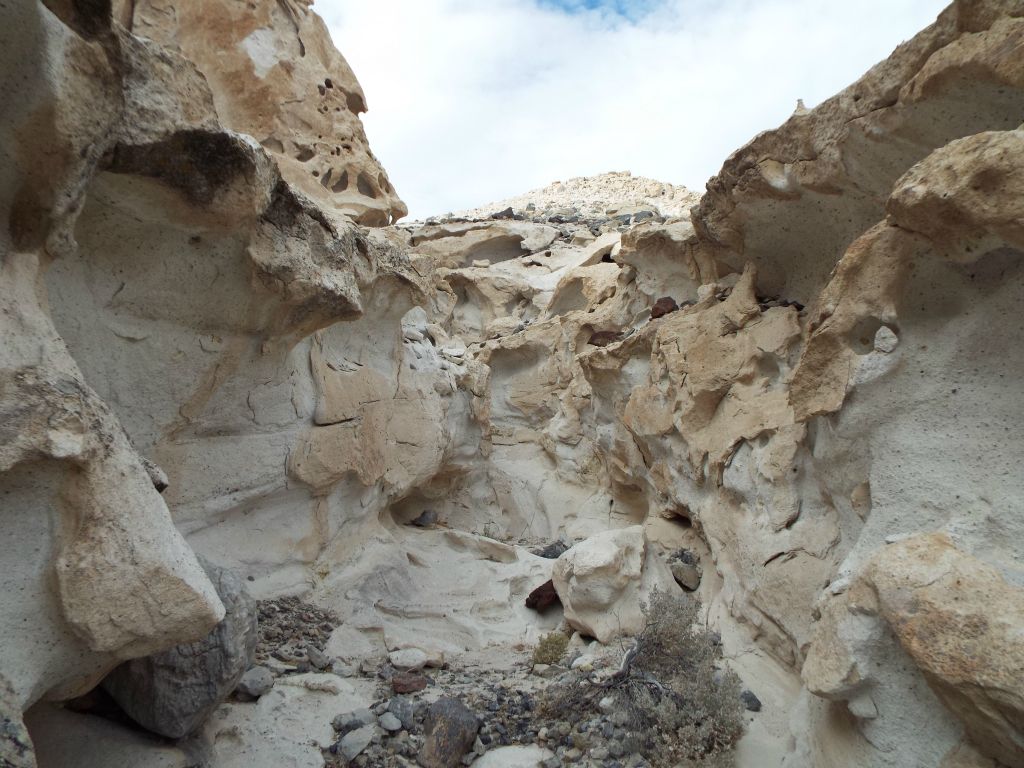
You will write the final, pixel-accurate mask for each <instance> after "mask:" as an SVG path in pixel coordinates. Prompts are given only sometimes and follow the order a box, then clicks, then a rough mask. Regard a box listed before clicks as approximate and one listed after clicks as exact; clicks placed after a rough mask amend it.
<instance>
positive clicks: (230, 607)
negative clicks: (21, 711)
mask: <svg viewBox="0 0 1024 768" xmlns="http://www.w3.org/2000/svg"><path fill="white" fill-rule="evenodd" d="M203 569H204V570H205V571H206V575H207V576H209V577H210V581H211V582H213V585H214V586H215V587H216V589H217V596H218V597H220V599H221V601H222V602H223V603H224V608H225V613H224V618H223V619H222V620H221V622H220V623H219V624H218V625H217V626H216V627H214V629H213V631H211V632H210V634H208V635H207V636H206V637H204V638H203V639H201V640H196V641H194V642H192V643H186V644H184V645H178V646H175V647H174V648H170V649H168V650H166V651H161V652H160V653H156V654H153V655H152V656H146V657H144V658H141V659H132V660H131V661H127V662H125V663H124V664H122V665H121V666H119V667H118V668H117V669H115V670H114V671H113V672H111V673H110V674H109V675H107V677H106V679H105V680H104V681H103V687H104V688H105V689H106V690H107V692H109V693H110V695H111V696H113V697H114V700H115V701H116V702H117V703H118V704H119V705H120V707H121V709H122V710H124V712H125V714H127V715H128V716H129V717H131V718H132V720H134V721H135V722H137V723H138V724H139V725H141V726H142V727H143V728H145V729H146V730H148V731H150V732H152V733H157V734H160V735H161V736H169V737H170V738H174V739H177V738H181V737H182V736H186V735H188V734H189V733H192V732H193V731H194V730H196V729H197V728H198V727H199V726H201V725H202V724H203V722H204V721H205V720H206V718H207V717H209V715H210V714H211V713H212V712H213V710H214V709H216V708H217V705H218V704H220V703H221V702H222V701H224V699H226V698H227V697H228V695H229V694H230V693H231V692H232V691H233V690H235V686H236V685H238V682H239V680H240V679H241V677H242V675H243V674H244V673H245V671H246V670H247V669H248V668H249V666H250V665H251V664H252V657H253V652H254V651H255V650H256V601H255V600H253V599H252V598H251V597H250V596H249V594H248V593H247V592H246V590H245V587H244V585H243V584H242V582H241V581H239V579H238V578H237V577H236V576H235V575H234V574H232V573H230V572H229V571H225V570H224V569H223V568H218V567H217V566H215V565H212V564H210V563H203ZM272 684H273V681H271V685H272ZM257 698H258V697H257Z"/></svg>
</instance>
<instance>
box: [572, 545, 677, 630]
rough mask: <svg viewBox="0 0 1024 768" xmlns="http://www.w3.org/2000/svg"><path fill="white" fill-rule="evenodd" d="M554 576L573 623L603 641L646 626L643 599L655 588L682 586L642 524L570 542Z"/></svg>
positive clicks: (670, 589) (575, 626)
mask: <svg viewBox="0 0 1024 768" xmlns="http://www.w3.org/2000/svg"><path fill="white" fill-rule="evenodd" d="M552 581H553V582H554V584H555V591H557V592H558V597H559V598H560V599H561V601H562V605H563V606H564V608H565V618H566V621H568V622H569V625H570V626H572V627H573V628H574V629H576V630H578V631H580V632H582V633H583V634H585V635H590V636H592V637H596V638H597V639H598V640H600V641H601V642H602V643H606V642H608V641H609V640H611V639H613V638H615V637H616V636H618V635H634V634H636V633H637V632H639V631H640V630H641V629H643V626H644V615H643V611H642V610H641V603H643V602H644V601H645V600H646V599H647V597H648V596H649V595H650V593H651V592H652V591H653V590H654V589H655V588H658V589H660V590H662V591H672V590H676V589H678V587H677V586H676V584H675V581H674V580H673V578H672V574H671V572H670V571H669V570H668V567H667V566H666V565H665V564H664V563H663V562H662V561H661V560H660V559H659V558H658V556H657V555H656V554H655V553H654V552H653V551H651V548H650V547H649V546H648V543H647V537H646V535H645V534H644V529H643V527H642V526H639V525H634V526H632V527H630V528H623V529H620V530H617V531H603V532H601V533H598V534H596V535H594V536H591V537H590V538H589V539H587V540H585V541H582V542H580V543H579V544H577V545H576V546H574V547H572V548H571V549H569V550H568V551H566V552H565V554H563V555H562V556H561V557H559V558H558V560H557V561H556V562H555V568H554V572H553V574H552Z"/></svg>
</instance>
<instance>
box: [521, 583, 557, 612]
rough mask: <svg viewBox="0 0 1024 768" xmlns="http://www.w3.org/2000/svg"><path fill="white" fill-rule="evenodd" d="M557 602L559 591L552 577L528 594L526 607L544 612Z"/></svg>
mask: <svg viewBox="0 0 1024 768" xmlns="http://www.w3.org/2000/svg"><path fill="white" fill-rule="evenodd" d="M557 602H558V592H556V591H555V585H554V583H553V582H552V581H551V579H548V580H547V581H545V582H544V583H543V584H541V585H540V586H539V587H537V588H536V589H535V590H533V591H532V592H531V593H530V594H529V595H528V596H527V598H526V607H527V608H532V609H533V610H535V611H537V612H538V613H543V612H544V611H546V610H547V609H548V608H550V607H551V606H552V605H554V604H555V603H557Z"/></svg>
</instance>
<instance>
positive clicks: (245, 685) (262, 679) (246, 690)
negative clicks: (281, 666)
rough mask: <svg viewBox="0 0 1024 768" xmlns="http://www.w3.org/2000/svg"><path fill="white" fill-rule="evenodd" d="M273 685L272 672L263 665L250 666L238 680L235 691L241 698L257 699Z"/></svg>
mask: <svg viewBox="0 0 1024 768" xmlns="http://www.w3.org/2000/svg"><path fill="white" fill-rule="evenodd" d="M273 687H274V673H273V672H271V671H270V670H269V669H267V668H266V667H263V666H256V667H251V668H250V669H248V670H246V672H245V674H243V675H242V677H241V678H239V680H238V685H237V687H236V688H235V691H236V692H237V693H238V695H239V696H240V697H242V698H248V699H258V698H259V697H260V696H262V695H263V694H265V693H266V692H267V691H269V690H270V689H271V688H273Z"/></svg>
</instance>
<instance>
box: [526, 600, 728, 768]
mask: <svg viewBox="0 0 1024 768" xmlns="http://www.w3.org/2000/svg"><path fill="white" fill-rule="evenodd" d="M643 610H644V616H645V617H646V623H645V626H644V629H643V631H642V632H641V633H640V634H639V635H638V636H637V637H636V638H635V641H634V643H633V645H632V647H630V648H628V650H626V651H625V653H624V655H623V658H622V662H621V664H620V666H619V669H618V670H617V671H616V672H615V673H614V674H612V675H611V676H610V677H606V678H605V679H598V678H597V677H596V676H595V675H592V674H587V673H583V672H580V673H576V674H574V675H572V676H571V677H570V678H568V679H567V680H563V681H559V682H557V683H555V684H552V685H551V686H549V687H548V689H547V690H546V692H545V695H544V698H543V701H542V707H543V712H544V714H545V715H546V716H547V717H551V718H554V719H558V720H568V721H570V722H574V721H578V720H579V719H580V718H581V717H592V716H596V715H598V714H600V712H601V707H600V703H601V702H602V701H603V700H605V706H604V710H605V711H609V709H610V710H611V711H612V712H613V713H614V715H613V716H615V717H617V718H618V721H619V722H620V723H622V726H623V727H624V728H625V729H626V730H627V731H628V733H629V741H630V746H631V748H632V749H633V750H635V751H637V752H639V753H640V754H641V755H643V756H644V757H645V758H646V759H647V760H648V761H649V762H650V763H651V764H652V765H655V766H678V765H694V764H696V765H701V766H710V765H715V766H726V765H730V764H731V763H732V750H733V747H734V746H735V744H736V741H737V740H738V739H739V737H740V735H741V734H742V728H743V726H742V722H743V721H742V713H743V705H742V701H741V699H740V685H739V679H738V678H737V677H736V675H735V674H734V673H732V672H731V671H727V670H724V669H719V668H718V662H719V661H720V659H721V651H720V648H719V646H718V644H717V643H716V642H714V641H713V640H712V638H711V636H710V634H709V633H708V632H707V631H706V630H705V629H704V628H703V627H700V626H699V625H698V623H697V618H698V613H699V604H698V603H697V601H696V600H694V599H693V598H691V597H689V596H686V595H678V594H668V593H664V592H659V591H655V592H654V593H653V594H652V595H651V601H650V604H649V605H646V606H644V609H643ZM606 699H610V702H609V701H607V700H606ZM609 703H610V706H609ZM619 713H621V714H619Z"/></svg>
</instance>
